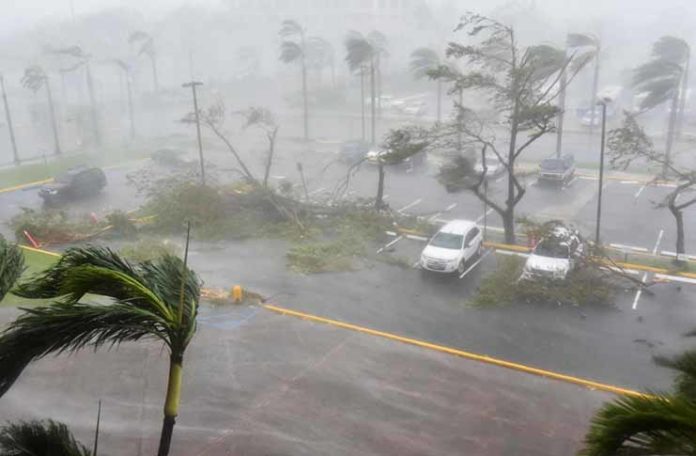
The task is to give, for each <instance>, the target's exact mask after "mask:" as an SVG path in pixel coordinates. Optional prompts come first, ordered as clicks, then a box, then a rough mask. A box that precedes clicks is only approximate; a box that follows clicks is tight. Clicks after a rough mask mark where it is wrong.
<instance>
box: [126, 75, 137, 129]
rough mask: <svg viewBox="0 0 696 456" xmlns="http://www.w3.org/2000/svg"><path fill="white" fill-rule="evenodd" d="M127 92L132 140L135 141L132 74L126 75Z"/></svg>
mask: <svg viewBox="0 0 696 456" xmlns="http://www.w3.org/2000/svg"><path fill="white" fill-rule="evenodd" d="M126 92H127V93H128V117H129V119H130V138H131V139H135V119H134V118H133V96H132V93H131V83H130V73H126Z"/></svg>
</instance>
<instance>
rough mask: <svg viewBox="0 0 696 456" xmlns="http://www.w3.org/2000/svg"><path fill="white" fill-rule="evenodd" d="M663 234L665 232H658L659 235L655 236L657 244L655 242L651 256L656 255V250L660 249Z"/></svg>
mask: <svg viewBox="0 0 696 456" xmlns="http://www.w3.org/2000/svg"><path fill="white" fill-rule="evenodd" d="M663 234H665V230H660V234H658V235H657V242H655V247H654V248H653V250H652V254H653V255H655V254H657V249H659V248H660V242H662V235H663Z"/></svg>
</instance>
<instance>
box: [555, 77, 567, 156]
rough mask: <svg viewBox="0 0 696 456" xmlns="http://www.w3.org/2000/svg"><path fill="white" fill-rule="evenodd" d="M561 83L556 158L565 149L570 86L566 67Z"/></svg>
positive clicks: (557, 118)
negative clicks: (565, 121)
mask: <svg viewBox="0 0 696 456" xmlns="http://www.w3.org/2000/svg"><path fill="white" fill-rule="evenodd" d="M559 83H560V85H561V87H560V91H559V93H558V115H557V116H556V124H557V125H556V158H561V152H562V149H563V118H564V117H565V105H566V86H567V85H568V78H567V76H566V68H565V67H564V68H563V69H562V70H561V80H560V81H559Z"/></svg>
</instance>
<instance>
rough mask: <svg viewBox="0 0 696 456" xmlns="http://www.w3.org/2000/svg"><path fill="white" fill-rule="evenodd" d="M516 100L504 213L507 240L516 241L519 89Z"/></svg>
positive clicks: (512, 121) (513, 111)
mask: <svg viewBox="0 0 696 456" xmlns="http://www.w3.org/2000/svg"><path fill="white" fill-rule="evenodd" d="M513 94H514V96H515V102H514V106H513V109H512V119H511V125H510V147H509V149H508V182H507V184H508V191H507V199H506V201H505V214H504V215H503V228H505V242H512V243H514V242H515V152H516V149H517V130H518V129H519V122H520V121H519V117H520V102H519V99H518V96H519V94H518V93H517V90H513Z"/></svg>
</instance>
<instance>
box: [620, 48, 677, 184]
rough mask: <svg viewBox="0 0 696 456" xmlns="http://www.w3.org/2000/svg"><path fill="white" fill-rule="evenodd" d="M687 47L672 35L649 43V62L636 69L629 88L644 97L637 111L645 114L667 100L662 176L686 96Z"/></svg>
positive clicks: (665, 170)
mask: <svg viewBox="0 0 696 456" xmlns="http://www.w3.org/2000/svg"><path fill="white" fill-rule="evenodd" d="M689 57H690V48H689V45H688V44H687V43H686V41H684V40H682V39H681V38H675V37H673V36H663V37H662V38H660V39H659V40H657V41H656V42H655V43H654V44H653V48H652V59H651V60H650V61H648V62H646V63H644V64H643V65H641V66H639V67H638V68H636V70H635V73H634V75H633V86H634V87H635V88H636V89H637V91H638V92H639V93H645V94H647V96H646V97H645V98H644V99H643V101H642V103H641V105H640V109H641V111H646V110H649V109H652V108H654V107H656V106H658V105H660V104H662V103H664V102H666V101H668V100H670V111H669V120H668V126H667V140H666V144H665V164H664V166H663V169H662V171H663V174H666V173H667V171H668V168H669V164H670V162H671V153H672V145H673V143H674V137H675V132H676V129H677V122H678V119H679V109H680V105H682V104H683V103H684V102H682V98H684V97H685V96H686V90H685V87H686V82H685V80H686V77H687V68H688V66H689Z"/></svg>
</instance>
